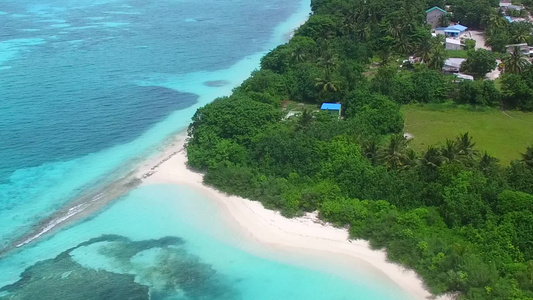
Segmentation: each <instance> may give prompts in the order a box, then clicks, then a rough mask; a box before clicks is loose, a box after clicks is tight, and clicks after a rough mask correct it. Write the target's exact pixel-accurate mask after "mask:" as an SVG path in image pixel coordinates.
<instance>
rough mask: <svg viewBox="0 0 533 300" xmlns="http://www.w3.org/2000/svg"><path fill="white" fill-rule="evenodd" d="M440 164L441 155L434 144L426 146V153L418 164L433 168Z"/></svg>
mask: <svg viewBox="0 0 533 300" xmlns="http://www.w3.org/2000/svg"><path fill="white" fill-rule="evenodd" d="M441 164H442V156H441V153H440V150H439V148H437V147H435V146H428V149H427V150H426V153H424V156H423V157H422V158H421V159H420V165H421V166H422V167H424V168H427V169H430V170H434V169H436V168H438V167H439V166H440V165H441Z"/></svg>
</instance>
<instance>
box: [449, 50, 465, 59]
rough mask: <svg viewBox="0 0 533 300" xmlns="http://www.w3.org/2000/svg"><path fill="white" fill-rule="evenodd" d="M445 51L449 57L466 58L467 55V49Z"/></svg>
mask: <svg viewBox="0 0 533 300" xmlns="http://www.w3.org/2000/svg"><path fill="white" fill-rule="evenodd" d="M446 53H448V56H449V57H450V58H451V57H453V58H467V57H468V51H467V50H446Z"/></svg>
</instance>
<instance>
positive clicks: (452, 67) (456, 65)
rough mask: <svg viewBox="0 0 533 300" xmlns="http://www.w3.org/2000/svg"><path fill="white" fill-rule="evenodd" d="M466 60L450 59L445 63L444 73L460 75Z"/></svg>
mask: <svg viewBox="0 0 533 300" xmlns="http://www.w3.org/2000/svg"><path fill="white" fill-rule="evenodd" d="M465 60H466V59H464V58H448V59H447V60H446V61H445V62H444V67H442V71H444V72H447V73H459V71H461V64H462V63H463V61H465Z"/></svg>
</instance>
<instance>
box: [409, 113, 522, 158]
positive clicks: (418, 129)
mask: <svg viewBox="0 0 533 300" xmlns="http://www.w3.org/2000/svg"><path fill="white" fill-rule="evenodd" d="M402 112H403V114H404V117H405V132H408V133H411V134H412V135H413V136H414V138H413V140H412V141H411V147H413V148H414V149H416V150H425V149H427V146H428V145H442V144H443V143H444V142H445V140H446V139H447V138H448V139H453V138H455V137H456V136H457V135H458V134H460V133H465V132H469V133H470V135H471V136H472V137H473V138H474V142H475V143H476V148H477V149H479V150H482V151H487V152H488V153H489V154H490V155H492V156H495V157H497V158H498V159H500V161H501V163H502V165H508V164H509V163H510V162H511V161H512V160H514V159H517V158H519V157H520V153H523V152H524V151H525V150H526V147H527V146H529V145H533V113H523V112H517V111H506V112H505V113H503V112H502V111H500V110H498V109H484V110H475V109H473V108H471V107H463V106H455V105H453V104H449V103H447V104H439V105H406V106H403V107H402Z"/></svg>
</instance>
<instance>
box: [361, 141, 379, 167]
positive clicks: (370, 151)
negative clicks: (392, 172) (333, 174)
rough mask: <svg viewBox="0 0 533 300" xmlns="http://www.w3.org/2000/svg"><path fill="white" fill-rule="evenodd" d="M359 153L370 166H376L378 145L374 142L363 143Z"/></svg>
mask: <svg viewBox="0 0 533 300" xmlns="http://www.w3.org/2000/svg"><path fill="white" fill-rule="evenodd" d="M361 152H362V154H363V156H364V157H366V158H367V159H368V160H369V161H370V162H371V163H372V165H374V166H375V165H377V164H378V162H379V144H378V143H376V141H375V140H369V141H366V142H365V143H363V145H362V147H361Z"/></svg>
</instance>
